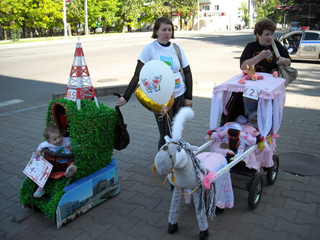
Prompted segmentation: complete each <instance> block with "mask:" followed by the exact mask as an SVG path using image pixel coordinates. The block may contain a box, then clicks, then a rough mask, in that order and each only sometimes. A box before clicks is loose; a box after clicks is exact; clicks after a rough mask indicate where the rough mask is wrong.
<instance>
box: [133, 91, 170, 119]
mask: <svg viewBox="0 0 320 240" xmlns="http://www.w3.org/2000/svg"><path fill="white" fill-rule="evenodd" d="M135 94H136V97H137V99H138V100H139V102H140V103H141V104H142V106H144V107H145V108H146V109H148V110H150V111H151V112H154V113H156V114H161V115H164V114H166V113H167V111H169V110H170V109H171V108H172V106H173V103H174V95H173V94H172V95H171V97H170V99H169V101H168V102H167V103H166V104H163V105H161V104H158V103H156V102H154V101H152V100H151V99H150V98H148V97H147V96H146V94H145V93H144V92H143V91H142V89H141V87H138V88H137V89H136V91H135Z"/></svg>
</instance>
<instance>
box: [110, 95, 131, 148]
mask: <svg viewBox="0 0 320 240" xmlns="http://www.w3.org/2000/svg"><path fill="white" fill-rule="evenodd" d="M113 95H115V96H118V97H120V94H118V93H114V94H113ZM115 109H116V111H117V114H118V121H117V124H116V127H115V140H114V149H116V150H122V149H125V148H126V147H127V146H128V145H129V143H130V136H129V133H128V130H127V124H125V123H124V121H123V116H122V113H121V111H120V108H119V107H115Z"/></svg>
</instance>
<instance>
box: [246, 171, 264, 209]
mask: <svg viewBox="0 0 320 240" xmlns="http://www.w3.org/2000/svg"><path fill="white" fill-rule="evenodd" d="M262 189H263V179H262V176H261V175H255V176H254V177H253V178H252V180H251V182H250V185H249V196H248V206H249V208H251V209H255V208H256V207H258V205H259V203H260V200H261V195H262Z"/></svg>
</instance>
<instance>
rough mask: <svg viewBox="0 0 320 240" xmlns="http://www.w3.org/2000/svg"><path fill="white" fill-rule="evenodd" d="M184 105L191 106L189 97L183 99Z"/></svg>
mask: <svg viewBox="0 0 320 240" xmlns="http://www.w3.org/2000/svg"><path fill="white" fill-rule="evenodd" d="M184 106H186V107H192V100H190V99H185V100H184Z"/></svg>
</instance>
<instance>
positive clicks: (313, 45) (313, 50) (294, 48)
mask: <svg viewBox="0 0 320 240" xmlns="http://www.w3.org/2000/svg"><path fill="white" fill-rule="evenodd" d="M277 40H278V41H279V42H280V43H281V44H282V45H283V46H284V47H285V48H286V49H287V50H288V52H289V54H290V57H291V58H292V59H299V60H316V61H319V60H320V31H317V30H299V31H293V32H288V33H283V34H281V35H280V36H279V37H278V38H277Z"/></svg>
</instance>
